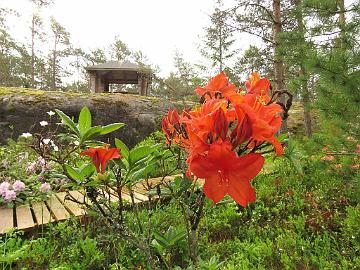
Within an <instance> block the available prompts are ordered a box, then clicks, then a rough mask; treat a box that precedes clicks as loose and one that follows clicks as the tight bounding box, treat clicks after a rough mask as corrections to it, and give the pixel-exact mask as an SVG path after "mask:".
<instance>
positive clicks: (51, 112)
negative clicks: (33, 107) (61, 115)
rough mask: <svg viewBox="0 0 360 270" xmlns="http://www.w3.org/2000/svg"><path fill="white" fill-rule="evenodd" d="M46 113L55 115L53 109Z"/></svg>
mask: <svg viewBox="0 0 360 270" xmlns="http://www.w3.org/2000/svg"><path fill="white" fill-rule="evenodd" d="M47 114H48V115H49V116H53V115H55V113H54V112H53V111H48V112H47Z"/></svg>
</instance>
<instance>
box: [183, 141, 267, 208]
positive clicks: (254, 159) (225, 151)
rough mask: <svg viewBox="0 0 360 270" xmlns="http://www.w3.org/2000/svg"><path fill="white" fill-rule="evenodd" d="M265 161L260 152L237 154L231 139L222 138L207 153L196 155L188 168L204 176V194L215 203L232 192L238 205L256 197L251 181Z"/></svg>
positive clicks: (245, 203)
mask: <svg viewBox="0 0 360 270" xmlns="http://www.w3.org/2000/svg"><path fill="white" fill-rule="evenodd" d="M263 164H264V158H263V157H262V156H261V155H260V154H256V153H251V154H247V155H245V156H241V157H238V156H237V155H236V154H235V153H234V152H233V151H232V145H231V143H230V142H229V141H225V142H222V141H221V140H219V141H216V142H215V143H213V144H212V145H211V146H210V149H209V152H208V154H207V155H206V156H202V155H199V156H197V157H195V158H193V159H192V160H191V162H190V164H189V169H190V171H191V172H192V173H193V174H194V175H196V176H197V177H199V178H202V179H205V184H204V193H205V195H206V196H207V197H208V198H210V199H211V200H212V201H213V202H214V203H217V202H219V201H220V200H221V199H222V198H223V197H224V196H225V195H226V194H229V195H230V197H232V198H233V199H234V200H235V201H236V202H237V203H238V204H240V205H242V206H246V205H247V204H248V203H249V202H254V201H255V199H256V196H255V190H254V188H253V187H252V186H251V185H250V180H251V179H253V178H254V177H255V176H256V175H257V174H258V173H259V172H260V170H261V168H262V167H263Z"/></svg>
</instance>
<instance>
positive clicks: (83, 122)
mask: <svg viewBox="0 0 360 270" xmlns="http://www.w3.org/2000/svg"><path fill="white" fill-rule="evenodd" d="M89 128H91V113H90V110H89V108H88V107H86V106H85V107H84V108H82V109H81V111H80V115H79V129H80V134H84V133H85V132H86V131H87V130H88V129H89Z"/></svg>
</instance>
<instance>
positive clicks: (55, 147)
mask: <svg viewBox="0 0 360 270" xmlns="http://www.w3.org/2000/svg"><path fill="white" fill-rule="evenodd" d="M50 143H51V146H52V147H53V148H54V151H55V152H57V151H59V147H57V145H56V144H55V143H54V141H50Z"/></svg>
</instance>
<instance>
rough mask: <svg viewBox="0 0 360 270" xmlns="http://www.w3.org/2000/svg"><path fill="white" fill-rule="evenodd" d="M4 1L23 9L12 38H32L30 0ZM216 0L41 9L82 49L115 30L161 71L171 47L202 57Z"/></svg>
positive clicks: (133, 0) (74, 1) (84, 2)
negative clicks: (205, 32) (201, 45)
mask: <svg viewBox="0 0 360 270" xmlns="http://www.w3.org/2000/svg"><path fill="white" fill-rule="evenodd" d="M228 1H231V0H228ZM0 3H1V5H2V6H6V7H10V8H13V9H15V10H17V11H18V12H19V13H20V14H21V18H20V19H16V20H12V21H10V22H9V24H10V29H11V33H12V34H13V35H14V36H15V38H17V39H20V40H23V41H26V40H29V38H30V30H29V26H30V20H31V14H32V12H33V6H32V4H31V3H30V1H29V0H0ZM213 7H214V0H151V1H150V0H127V1H125V0H101V1H100V0H55V4H54V5H52V6H51V7H49V8H47V9H44V10H43V12H42V14H43V16H44V17H45V18H48V17H50V16H54V17H55V19H56V20H57V21H58V22H59V23H60V24H61V25H63V26H64V27H65V28H66V29H67V31H69V32H70V34H71V40H72V43H73V44H74V45H75V46H80V47H81V48H83V49H91V48H95V47H105V46H108V45H109V44H110V43H111V42H112V41H113V39H114V37H115V36H116V35H118V36H119V37H120V39H121V40H122V41H124V42H125V43H126V44H128V46H129V47H130V48H131V49H133V50H141V51H143V52H144V53H145V54H146V55H147V56H148V58H149V59H150V61H151V62H152V63H153V64H156V65H158V66H159V67H160V69H161V74H162V75H165V74H167V73H169V72H170V71H171V70H172V69H173V56H174V51H175V50H176V49H178V50H179V51H180V52H181V53H183V54H184V57H185V59H186V60H187V61H189V62H192V63H197V62H200V61H201V56H200V54H199V50H198V46H199V44H200V42H201V39H199V36H200V35H203V33H204V31H203V28H204V26H207V25H208V24H209V14H211V12H212V10H213Z"/></svg>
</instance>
